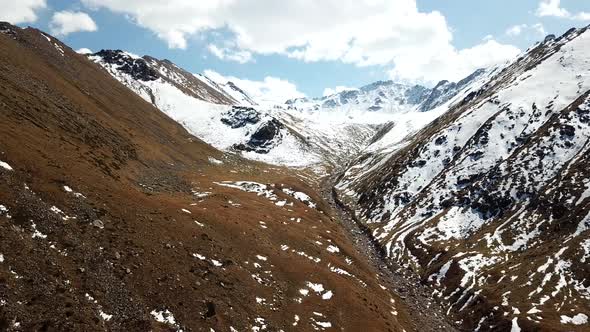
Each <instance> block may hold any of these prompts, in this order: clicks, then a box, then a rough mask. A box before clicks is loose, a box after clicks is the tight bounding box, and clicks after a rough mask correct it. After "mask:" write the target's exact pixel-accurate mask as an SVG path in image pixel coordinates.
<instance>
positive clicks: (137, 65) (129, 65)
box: [94, 50, 159, 81]
mask: <svg viewBox="0 0 590 332" xmlns="http://www.w3.org/2000/svg"><path fill="white" fill-rule="evenodd" d="M94 55H97V56H100V57H102V58H103V59H104V61H105V62H107V63H109V64H113V65H117V66H119V70H120V71H121V72H123V73H126V74H129V75H131V77H133V78H134V79H137V80H141V81H155V80H157V79H158V77H159V76H158V72H157V71H155V70H154V69H152V68H150V67H149V66H148V65H147V63H146V61H145V60H144V59H142V58H135V57H133V56H132V55H130V54H127V53H125V52H123V51H121V50H101V51H100V52H97V53H95V54H94Z"/></svg>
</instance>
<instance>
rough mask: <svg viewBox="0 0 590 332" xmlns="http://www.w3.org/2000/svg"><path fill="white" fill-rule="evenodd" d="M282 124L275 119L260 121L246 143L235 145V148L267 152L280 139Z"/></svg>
mask: <svg viewBox="0 0 590 332" xmlns="http://www.w3.org/2000/svg"><path fill="white" fill-rule="evenodd" d="M282 129H284V126H283V124H282V123H281V122H280V121H278V120H277V119H271V120H269V121H266V122H264V123H262V124H261V125H260V126H259V127H258V128H257V129H256V131H255V132H254V134H252V136H250V139H249V140H248V142H246V143H241V144H237V145H235V149H236V150H241V151H249V152H251V151H253V152H256V153H268V152H269V151H270V150H271V149H272V148H273V146H275V145H277V144H279V143H280V142H281V139H282V133H281V130H282Z"/></svg>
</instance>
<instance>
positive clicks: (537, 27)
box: [532, 23, 547, 36]
mask: <svg viewBox="0 0 590 332" xmlns="http://www.w3.org/2000/svg"><path fill="white" fill-rule="evenodd" d="M532 28H533V30H535V31H536V32H537V33H538V34H540V35H541V36H547V30H545V27H544V26H543V24H541V23H536V24H533V26H532Z"/></svg>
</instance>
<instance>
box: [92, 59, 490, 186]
mask: <svg viewBox="0 0 590 332" xmlns="http://www.w3.org/2000/svg"><path fill="white" fill-rule="evenodd" d="M89 59H91V60H92V61H94V62H96V63H97V64H99V65H101V66H102V67H103V68H105V70H106V71H107V72H109V73H110V74H111V75H112V76H113V77H115V78H116V79H117V80H119V81H120V82H122V83H123V84H125V85H126V86H127V87H129V88H130V89H131V90H133V91H135V92H136V93H137V94H138V95H139V96H141V97H142V98H144V99H145V100H146V101H149V102H151V103H152V104H153V105H154V106H156V107H157V108H159V109H160V110H162V111H163V112H164V113H166V114H167V115H169V116H170V117H172V118H173V119H174V120H176V121H178V122H179V123H180V124H182V125H183V126H184V127H185V128H186V129H187V130H188V131H189V132H191V133H192V134H193V135H195V136H197V137H199V138H201V139H203V140H204V141H206V142H207V143H209V144H212V145H213V146H215V147H216V148H218V149H221V150H224V151H230V152H235V153H238V154H241V155H242V156H244V157H246V158H249V159H254V160H259V161H264V162H268V163H272V164H277V165H285V166H291V167H311V168H312V169H313V170H315V172H316V173H318V174H322V175H325V174H328V173H330V172H331V170H332V169H334V168H340V167H341V166H342V165H345V164H346V163H347V162H348V161H349V160H350V158H351V157H353V156H355V155H357V154H359V153H360V152H361V151H362V150H363V149H364V148H365V147H366V146H367V145H368V144H369V143H370V142H371V139H373V138H374V136H375V135H376V134H378V133H379V131H380V130H382V129H383V128H384V127H386V128H392V127H395V128H396V130H397V131H398V132H408V131H411V130H417V129H419V128H421V127H422V126H424V125H425V124H426V123H428V122H429V121H432V120H433V119H435V118H436V117H437V116H438V115H439V114H440V111H439V112H431V110H432V109H434V108H435V107H436V106H439V105H440V104H443V103H444V102H446V101H447V100H448V99H450V98H452V97H453V96H454V95H455V94H456V93H457V92H458V91H459V90H460V88H462V87H464V86H465V85H468V84H469V83H471V82H472V81H473V80H474V79H476V78H477V77H478V76H479V74H480V73H481V71H478V72H476V73H474V74H473V75H471V76H469V77H468V78H466V79H464V80H463V81H461V82H459V83H457V84H455V83H449V82H446V81H445V82H444V84H442V83H441V84H440V85H439V86H437V87H436V88H435V89H427V88H424V87H422V86H419V85H415V86H409V85H403V84H398V83H394V82H392V81H386V82H376V83H373V84H370V85H367V86H364V87H362V88H360V89H358V90H352V91H345V92H341V93H338V94H335V95H332V96H328V97H324V98H322V99H317V100H308V99H297V100H290V101H287V103H285V104H284V105H274V106H260V105H258V104H257V103H256V102H255V101H254V100H252V99H251V98H250V97H249V96H248V95H247V94H246V93H245V92H244V91H243V90H241V89H240V88H239V87H237V86H236V85H235V84H234V83H232V82H226V83H221V82H217V83H215V82H214V81H213V80H211V79H209V78H208V77H206V76H204V75H201V74H199V75H192V74H189V73H187V72H186V71H184V70H182V69H180V68H178V67H177V66H175V65H174V64H172V63H170V62H169V61H167V60H163V61H160V60H156V59H154V58H152V57H149V56H144V57H143V58H139V57H136V56H133V55H131V54H129V53H126V52H124V51H120V50H116V51H111V50H103V51H100V52H98V53H96V54H92V55H89ZM130 68H131V69H130ZM133 68H138V70H135V71H134V70H132V69H133ZM203 82H204V83H205V84H204V87H205V88H206V89H203ZM443 86H444V88H443ZM421 112H422V113H424V114H419V113H421ZM220 133H223V134H222V135H220Z"/></svg>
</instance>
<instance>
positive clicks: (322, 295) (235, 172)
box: [0, 23, 444, 331]
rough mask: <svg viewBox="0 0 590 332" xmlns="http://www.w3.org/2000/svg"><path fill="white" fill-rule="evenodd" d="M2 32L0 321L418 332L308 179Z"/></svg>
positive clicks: (86, 66)
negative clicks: (198, 131) (215, 143)
mask: <svg viewBox="0 0 590 332" xmlns="http://www.w3.org/2000/svg"><path fill="white" fill-rule="evenodd" d="M0 31H1V33H0V84H1V86H2V89H0V109H1V112H0V138H1V139H0V239H1V240H0V330H8V331H20V330H24V331H32V330H41V331H103V330H115V331H148V330H151V331H200V330H207V331H209V330H216V331H230V330H232V331H233V330H238V331H245V330H260V331H262V330H269V331H275V330H285V331H289V330H297V331H315V330H329V329H345V330H361V329H368V330H377V331H402V330H406V331H417V330H418V329H419V328H418V326H417V324H416V322H417V321H418V320H417V319H415V318H412V316H414V315H418V313H417V312H415V310H412V309H410V308H408V307H407V306H406V305H405V304H404V302H403V301H402V299H401V298H400V297H399V296H397V295H395V293H394V292H393V291H392V290H393V289H394V285H391V283H390V282H388V281H387V280H381V279H380V274H377V271H376V270H375V269H374V268H373V267H372V266H371V265H369V264H368V263H367V261H365V259H364V258H363V256H362V255H361V254H360V253H359V252H358V251H357V250H356V249H355V246H354V245H353V243H352V241H351V240H350V239H349V238H348V237H347V236H346V234H345V233H344V231H343V229H342V227H341V226H340V225H339V224H338V223H336V222H335V221H334V220H333V215H332V214H331V210H330V208H329V206H328V205H327V204H326V203H325V202H324V201H323V200H322V198H321V197H319V196H318V195H317V194H316V190H315V189H314V188H313V187H312V186H310V185H309V184H308V183H307V182H303V181H301V180H299V178H303V177H305V174H303V173H298V172H294V171H292V170H288V169H285V168H278V167H271V166H268V165H264V164H260V163H255V162H251V161H248V160H245V159H242V158H240V157H238V156H235V155H232V154H224V153H222V152H220V151H218V150H216V149H214V148H213V147H211V146H209V145H207V144H205V143H204V142H202V141H200V140H199V139H198V138H196V137H194V136H192V135H190V134H189V133H188V132H187V131H186V130H185V129H184V128H182V127H181V126H180V125H179V124H178V123H176V122H175V121H173V120H172V119H170V118H168V117H167V116H166V115H165V114H164V113H162V112H160V111H159V110H157V109H156V108H154V107H153V106H152V105H151V104H150V103H148V102H146V101H144V100H142V99H141V98H139V97H138V96H137V95H136V94H135V93H134V92H133V91H131V90H129V89H127V88H126V87H125V86H123V85H122V84H120V83H119V82H117V81H116V80H114V79H113V78H112V77H111V76H109V75H107V74H106V73H105V72H104V70H103V69H101V68H100V67H98V66H97V65H96V64H94V63H92V62H90V61H88V59H87V58H86V57H85V56H82V55H78V54H76V53H75V52H74V51H72V50H71V49H70V48H68V47H67V46H66V45H64V44H62V43H61V42H59V41H58V40H56V39H55V38H53V37H51V36H48V35H46V34H43V33H42V32H40V31H38V30H35V29H31V28H28V29H20V28H18V27H14V26H11V25H8V24H5V23H1V24H0ZM138 66H141V65H138ZM142 71H143V70H142ZM132 72H134V71H133V70H132ZM150 75H151V74H150ZM176 83H178V82H176ZM178 84H180V83H178ZM187 89H188V88H187ZM193 92H194V93H196V91H193ZM220 98H221V97H220ZM424 321H426V322H427V323H426V324H427V326H430V327H432V328H433V329H434V328H435V327H437V326H439V324H444V321H442V320H440V319H439V318H435V317H430V316H427V315H424ZM423 324H424V323H423Z"/></svg>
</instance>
